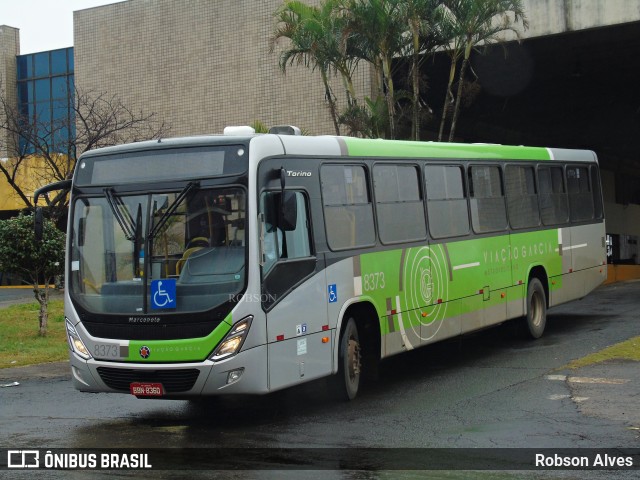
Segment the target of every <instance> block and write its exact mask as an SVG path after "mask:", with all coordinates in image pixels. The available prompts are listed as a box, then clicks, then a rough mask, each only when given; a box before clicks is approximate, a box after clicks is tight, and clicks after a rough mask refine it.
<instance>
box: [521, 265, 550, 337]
mask: <svg viewBox="0 0 640 480" xmlns="http://www.w3.org/2000/svg"><path fill="white" fill-rule="evenodd" d="M526 307H527V314H526V316H525V318H524V319H523V320H524V322H523V324H522V327H523V328H522V330H523V333H524V334H525V336H526V337H528V338H533V339H536V338H540V337H541V336H542V334H543V333H544V328H545V326H546V325H547V296H546V295H545V293H544V287H543V286H542V282H540V280H539V279H537V278H532V279H531V281H530V282H529V286H528V288H527V304H526Z"/></svg>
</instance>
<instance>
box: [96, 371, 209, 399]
mask: <svg viewBox="0 0 640 480" xmlns="http://www.w3.org/2000/svg"><path fill="white" fill-rule="evenodd" d="M98 374H99V375H100V378H101V379H102V381H103V382H104V383H105V384H106V385H107V386H108V387H109V388H113V389H114V390H121V391H125V392H128V391H129V384H130V383H133V382H151V383H161V384H162V386H163V387H164V390H165V391H166V392H167V393H178V392H186V391H188V390H191V389H192V388H193V386H194V385H195V383H196V380H197V379H198V375H199V374H200V371H199V370H196V369H181V370H149V371H147V370H129V369H124V368H110V367H98Z"/></svg>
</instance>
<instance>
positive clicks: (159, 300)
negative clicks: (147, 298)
mask: <svg viewBox="0 0 640 480" xmlns="http://www.w3.org/2000/svg"><path fill="white" fill-rule="evenodd" d="M176 306H177V305H176V279H175V278H163V279H162V280H153V281H152V282H151V308H153V309H155V310H160V309H167V308H176Z"/></svg>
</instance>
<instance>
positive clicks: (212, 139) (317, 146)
mask: <svg viewBox="0 0 640 480" xmlns="http://www.w3.org/2000/svg"><path fill="white" fill-rule="evenodd" d="M261 137H262V138H261ZM274 138H278V139H279V140H280V141H279V142H278V143H280V144H281V145H282V147H283V151H282V153H283V154H285V155H304V156H310V155H315V156H318V155H319V156H338V155H342V156H349V157H368V158H435V159H449V158H451V159H476V160H477V159H486V160H558V161H572V162H597V157H596V155H595V153H594V152H592V151H591V150H571V149H564V148H546V147H526V146H514V145H496V144H467V143H445V142H416V141H405V140H383V139H364V138H354V137H337V136H299V135H273V134H255V135H239V136H234V135H202V136H191V137H177V138H167V139H164V138H163V139H158V140H148V141H144V142H136V143H129V144H124V145H117V146H113V147H105V148H100V149H96V150H90V151H88V152H85V153H84V154H83V156H93V155H105V154H113V153H124V152H136V151H143V150H155V149H165V148H173V147H189V146H207V145H212V146H213V145H229V144H230V143H231V144H233V143H236V144H248V143H249V142H250V141H252V140H254V141H255V145H256V146H259V145H260V144H262V143H263V142H264V141H267V142H268V143H271V142H269V141H268V140H267V139H271V141H273V140H272V139H274ZM272 152H273V151H272Z"/></svg>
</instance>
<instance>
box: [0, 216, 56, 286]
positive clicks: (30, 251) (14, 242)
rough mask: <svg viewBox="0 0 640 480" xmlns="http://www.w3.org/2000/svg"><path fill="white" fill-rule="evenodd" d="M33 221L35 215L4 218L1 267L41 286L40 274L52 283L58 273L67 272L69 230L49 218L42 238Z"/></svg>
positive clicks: (0, 222)
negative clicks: (37, 238)
mask: <svg viewBox="0 0 640 480" xmlns="http://www.w3.org/2000/svg"><path fill="white" fill-rule="evenodd" d="M33 225H34V219H33V215H22V214H20V215H19V216H18V217H14V218H11V219H9V220H0V270H1V271H3V272H15V273H19V274H21V275H22V276H23V277H24V278H27V279H29V281H30V283H31V284H32V285H34V286H37V285H38V280H39V279H40V278H43V277H44V279H45V281H48V283H51V279H53V277H54V276H56V275H62V274H63V273H64V246H65V234H64V233H62V232H61V231H60V230H58V229H57V228H56V227H55V225H54V224H53V222H51V221H50V220H45V222H44V229H43V238H42V241H41V242H38V241H37V240H36V238H35V233H34V228H33Z"/></svg>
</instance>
